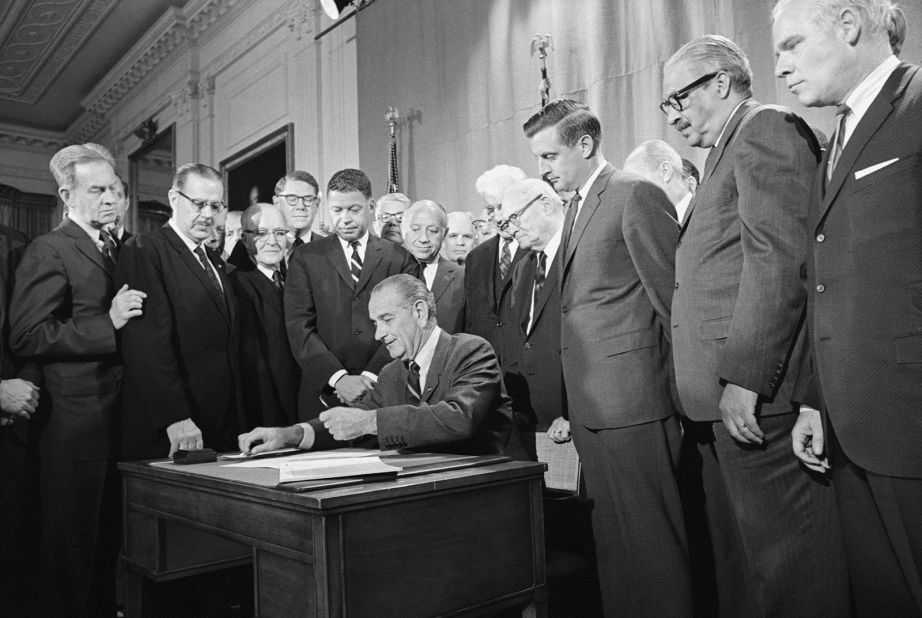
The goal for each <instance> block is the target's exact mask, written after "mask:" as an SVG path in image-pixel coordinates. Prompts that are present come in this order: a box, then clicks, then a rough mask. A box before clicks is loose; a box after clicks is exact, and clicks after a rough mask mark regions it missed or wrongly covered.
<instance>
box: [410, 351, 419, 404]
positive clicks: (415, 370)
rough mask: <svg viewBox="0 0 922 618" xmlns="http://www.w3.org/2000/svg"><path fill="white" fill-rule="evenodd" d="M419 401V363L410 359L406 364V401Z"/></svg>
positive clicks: (412, 402) (416, 402) (417, 402)
mask: <svg viewBox="0 0 922 618" xmlns="http://www.w3.org/2000/svg"><path fill="white" fill-rule="evenodd" d="M420 401H421V399H420V386H419V365H417V364H416V361H410V363H409V364H408V365H407V403H409V404H411V405H418V404H419V402H420Z"/></svg>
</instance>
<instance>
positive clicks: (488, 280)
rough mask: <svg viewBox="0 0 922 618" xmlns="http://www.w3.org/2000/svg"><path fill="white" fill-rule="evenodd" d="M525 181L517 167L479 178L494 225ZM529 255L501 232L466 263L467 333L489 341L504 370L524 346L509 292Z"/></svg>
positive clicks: (494, 170) (501, 168)
mask: <svg viewBox="0 0 922 618" xmlns="http://www.w3.org/2000/svg"><path fill="white" fill-rule="evenodd" d="M525 178H527V176H526V174H525V172H523V171H522V170H520V169H519V168H517V167H512V166H511V165H497V166H496V167H494V168H492V169H490V170H487V171H486V172H484V173H483V174H481V176H480V177H479V178H478V179H477V182H476V184H475V186H476V188H477V192H478V193H480V196H481V197H482V198H483V199H484V202H485V203H486V212H487V213H488V216H489V217H490V223H491V225H492V224H493V218H494V217H495V216H496V214H498V213H499V209H500V207H501V206H502V201H503V197H504V196H505V194H506V191H507V190H508V189H509V187H511V186H512V185H514V184H515V183H516V182H518V181H519V180H523V179H525ZM526 254H527V251H526V250H525V249H521V248H519V243H518V242H517V241H516V240H515V238H513V237H512V235H511V234H509V233H508V232H499V233H498V234H497V235H495V236H493V237H492V238H490V239H489V240H486V241H484V242H483V243H481V244H479V245H477V246H476V247H474V249H472V250H471V252H470V253H469V254H468V255H467V261H466V262H465V264H464V272H465V277H464V306H465V314H464V332H466V333H470V334H472V335H477V336H478V337H483V338H484V339H486V340H487V341H489V342H490V345H492V346H493V349H494V350H496V356H497V358H498V359H499V364H500V366H501V367H505V364H504V363H505V360H504V358H505V356H506V353H507V351H509V350H513V351H515V350H518V347H519V345H520V344H521V337H520V335H519V329H517V328H516V327H515V316H514V315H513V314H512V312H511V301H510V299H509V291H510V289H511V286H512V269H513V267H514V266H515V265H516V264H517V263H518V261H519V260H521V259H522V258H523V257H525V255H526ZM504 378H505V376H504Z"/></svg>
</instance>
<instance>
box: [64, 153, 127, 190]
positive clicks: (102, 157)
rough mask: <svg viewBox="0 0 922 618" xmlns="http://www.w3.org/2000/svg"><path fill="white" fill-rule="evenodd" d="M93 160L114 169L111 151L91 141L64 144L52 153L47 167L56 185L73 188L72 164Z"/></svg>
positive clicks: (91, 161) (113, 158)
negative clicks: (70, 144)
mask: <svg viewBox="0 0 922 618" xmlns="http://www.w3.org/2000/svg"><path fill="white" fill-rule="evenodd" d="M95 161H103V162H105V163H108V164H109V165H111V166H112V171H113V172H114V171H115V157H113V156H112V153H111V152H109V150H108V149H107V148H106V147H105V146H100V145H99V144H94V143H92V142H87V143H86V144H74V145H73V146H65V147H64V148H62V149H61V150H59V151H57V152H56V153H54V156H53V157H51V162H50V163H49V164H48V168H49V169H50V170H51V174H52V175H53V176H54V180H55V182H57V183H58V186H59V187H61V188H64V189H68V190H70V189H73V188H74V166H76V165H81V164H83V163H93V162H95Z"/></svg>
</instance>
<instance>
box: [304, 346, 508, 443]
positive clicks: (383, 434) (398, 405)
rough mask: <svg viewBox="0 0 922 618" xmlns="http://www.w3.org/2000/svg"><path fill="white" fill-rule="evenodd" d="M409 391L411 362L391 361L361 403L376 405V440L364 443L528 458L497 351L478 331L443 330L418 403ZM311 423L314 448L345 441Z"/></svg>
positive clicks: (370, 408) (317, 422) (368, 407)
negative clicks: (409, 396) (409, 397)
mask: <svg viewBox="0 0 922 618" xmlns="http://www.w3.org/2000/svg"><path fill="white" fill-rule="evenodd" d="M406 394H407V367H406V365H405V364H404V363H403V361H400V360H394V361H391V362H390V363H389V364H388V365H387V366H386V367H384V369H383V370H382V371H381V374H380V376H379V377H378V384H377V386H376V387H375V389H374V390H373V391H372V392H371V396H370V397H368V398H367V399H366V400H363V402H362V403H361V404H360V406H361V407H363V408H365V409H368V410H372V409H376V410H377V411H378V413H377V423H378V435H377V440H372V441H364V442H363V443H362V445H363V446H369V447H374V446H375V445H376V444H379V445H380V448H383V449H423V450H426V451H431V452H444V453H457V454H462V455H489V454H505V455H509V456H511V457H516V458H519V459H524V458H525V456H524V450H523V449H522V446H521V443H520V441H519V436H518V434H517V433H516V432H515V429H514V426H513V423H512V410H511V408H510V402H509V397H508V396H507V395H506V390H505V389H504V388H503V381H502V378H501V376H500V371H499V365H498V364H497V362H496V355H495V354H494V353H493V348H492V347H490V344H489V343H487V342H486V341H485V340H483V339H481V338H480V337H475V336H472V335H466V334H463V333H462V334H458V335H449V334H448V333H445V332H442V333H439V340H438V343H437V344H436V348H435V354H434V355H433V357H432V364H431V365H430V366H429V372H428V373H427V374H426V387H425V389H423V393H422V397H421V402H420V404H419V405H410V404H407V403H406ZM310 423H311V426H312V427H313V428H314V431H315V435H316V436H317V437H316V440H315V442H314V448H317V449H323V448H336V447H339V446H343V443H342V442H337V441H336V440H334V439H333V438H332V436H330V434H329V432H328V431H327V430H326V429H325V428H324V427H323V425H322V424H321V423H320V422H319V420H316V419H315V420H313V421H311V422H310Z"/></svg>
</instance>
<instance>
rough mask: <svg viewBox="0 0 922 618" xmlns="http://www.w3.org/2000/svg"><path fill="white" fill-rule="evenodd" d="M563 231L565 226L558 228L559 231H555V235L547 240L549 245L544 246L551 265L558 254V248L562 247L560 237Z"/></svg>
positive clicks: (548, 263) (548, 262)
mask: <svg viewBox="0 0 922 618" xmlns="http://www.w3.org/2000/svg"><path fill="white" fill-rule="evenodd" d="M562 232H563V228H562V227H559V228H557V231H556V232H554V235H553V236H551V238H550V239H549V240H548V241H547V246H545V247H544V250H543V253H544V255H546V256H547V265H548V266H550V265H551V264H552V263H553V262H554V256H555V255H557V249H559V248H560V237H561V234H562Z"/></svg>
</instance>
